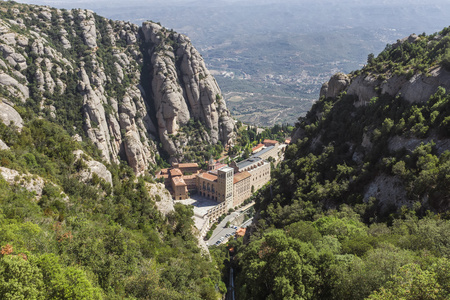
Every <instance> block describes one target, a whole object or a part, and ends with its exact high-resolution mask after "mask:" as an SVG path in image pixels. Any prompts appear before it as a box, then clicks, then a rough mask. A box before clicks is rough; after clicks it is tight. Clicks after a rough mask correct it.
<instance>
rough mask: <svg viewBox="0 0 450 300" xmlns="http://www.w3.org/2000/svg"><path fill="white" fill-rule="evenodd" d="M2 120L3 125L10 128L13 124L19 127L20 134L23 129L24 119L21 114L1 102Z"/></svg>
mask: <svg viewBox="0 0 450 300" xmlns="http://www.w3.org/2000/svg"><path fill="white" fill-rule="evenodd" d="M0 120H1V121H2V122H3V124H5V125H7V126H9V125H10V124H11V123H12V124H14V126H16V127H17V129H18V130H19V132H20V131H21V130H22V127H23V119H22V117H21V116H20V115H19V113H18V112H17V111H16V110H15V109H14V108H13V107H11V106H9V105H8V104H6V103H4V102H0Z"/></svg>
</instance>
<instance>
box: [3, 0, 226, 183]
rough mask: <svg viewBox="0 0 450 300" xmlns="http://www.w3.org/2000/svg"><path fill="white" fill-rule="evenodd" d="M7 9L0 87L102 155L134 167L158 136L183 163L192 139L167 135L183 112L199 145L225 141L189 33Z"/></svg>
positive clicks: (215, 95)
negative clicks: (199, 133) (199, 130)
mask: <svg viewBox="0 0 450 300" xmlns="http://www.w3.org/2000/svg"><path fill="white" fill-rule="evenodd" d="M12 6H13V8H11V9H8V10H7V11H6V12H3V13H2V18H1V20H0V93H1V94H2V95H3V96H4V97H5V98H6V99H8V101H10V102H12V103H15V104H24V103H26V104H27V105H29V106H31V107H33V110H34V111H37V112H39V114H40V115H41V116H42V117H45V118H49V119H50V120H53V121H55V122H58V123H60V124H61V125H63V126H64V127H65V129H66V130H68V131H69V132H70V133H71V134H72V135H74V136H75V135H76V134H78V136H79V137H81V138H82V139H86V138H88V139H90V140H91V141H92V142H93V143H94V144H95V145H96V146H97V148H98V149H99V150H101V153H102V157H103V159H104V160H105V161H106V162H108V163H118V162H119V161H120V159H123V160H126V161H127V162H128V163H129V165H130V166H131V167H132V168H133V170H134V171H135V172H136V173H137V174H142V173H143V172H145V171H146V170H147V169H148V168H149V165H150V164H153V163H155V155H156V153H157V151H158V150H157V148H156V144H157V142H156V141H157V140H158V139H159V140H160V141H161V142H162V148H163V149H164V150H166V151H167V152H168V153H169V154H170V155H171V158H172V160H182V159H183V151H184V147H185V146H186V145H187V144H188V142H189V140H190V138H191V137H189V135H186V136H184V137H183V136H182V137H181V138H178V139H175V138H174V135H176V134H179V131H180V128H182V127H183V126H184V125H185V124H186V123H187V122H188V121H189V120H191V119H195V120H199V121H201V122H202V123H203V124H204V126H205V128H206V130H207V132H206V130H205V133H204V134H203V141H204V142H205V144H216V143H218V142H220V143H222V144H227V143H230V142H231V140H232V138H233V136H234V135H233V130H234V123H233V121H232V119H231V117H230V113H229V111H228V110H227V108H226V105H225V101H224V100H223V98H222V96H221V92H220V89H219V87H218V86H217V83H216V82H215V80H214V78H213V77H212V76H211V75H210V74H209V72H208V70H207V69H206V67H205V64H204V62H203V59H202V58H201V56H200V54H199V53H198V52H197V51H196V50H195V49H194V47H193V46H192V44H191V43H190V41H189V39H188V38H187V37H185V36H183V35H181V34H177V33H173V32H171V33H170V36H169V34H168V31H167V30H166V29H165V28H163V27H161V26H159V25H157V24H154V23H149V22H146V23H144V24H143V26H142V27H141V28H140V27H138V26H137V25H134V24H131V23H129V22H123V21H111V20H107V19H105V18H102V17H99V16H97V15H96V14H95V13H93V12H92V11H89V10H81V9H76V10H60V9H52V8H49V7H42V6H35V5H27V6H25V5H15V4H12ZM30 103H31V104H30ZM3 105H4V104H3ZM2 112H3V110H2ZM16 126H19V125H16ZM78 136H77V139H79V137H78Z"/></svg>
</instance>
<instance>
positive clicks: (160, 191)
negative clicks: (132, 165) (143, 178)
mask: <svg viewBox="0 0 450 300" xmlns="http://www.w3.org/2000/svg"><path fill="white" fill-rule="evenodd" d="M146 187H147V190H148V193H149V195H150V197H152V198H153V199H155V204H156V208H157V209H158V210H159V211H160V212H161V213H162V214H163V215H165V216H166V215H167V214H168V213H170V212H172V211H175V208H174V206H173V199H172V196H171V195H170V193H169V191H168V190H166V188H165V187H164V184H162V183H146Z"/></svg>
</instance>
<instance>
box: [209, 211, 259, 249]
mask: <svg viewBox="0 0 450 300" xmlns="http://www.w3.org/2000/svg"><path fill="white" fill-rule="evenodd" d="M239 215H240V212H236V211H235V212H232V213H231V214H229V215H228V216H226V217H225V218H224V219H223V220H222V222H220V223H219V225H217V227H216V229H214V231H213V234H212V235H211V238H210V239H209V240H208V241H207V245H208V246H213V245H215V243H216V242H217V241H219V240H220V238H222V237H223V238H224V239H223V241H222V243H226V241H227V240H228V239H230V238H233V237H234V233H235V232H236V229H234V228H229V227H225V225H226V224H227V222H228V221H229V220H231V219H234V218H235V217H237V216H239ZM252 221H253V218H250V219H248V220H247V221H245V222H244V223H242V224H241V225H240V226H237V228H239V227H244V228H245V227H247V226H249V225H250V224H251V223H252ZM227 233H229V234H230V235H229V236H228V237H226V234H227Z"/></svg>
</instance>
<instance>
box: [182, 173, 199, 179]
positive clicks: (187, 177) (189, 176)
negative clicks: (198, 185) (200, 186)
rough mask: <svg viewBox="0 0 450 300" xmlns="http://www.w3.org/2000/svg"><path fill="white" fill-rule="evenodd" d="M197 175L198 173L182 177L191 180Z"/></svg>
mask: <svg viewBox="0 0 450 300" xmlns="http://www.w3.org/2000/svg"><path fill="white" fill-rule="evenodd" d="M196 177H197V175H196V174H194V175H183V176H182V177H181V178H183V179H184V180H189V179H195V178H196Z"/></svg>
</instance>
